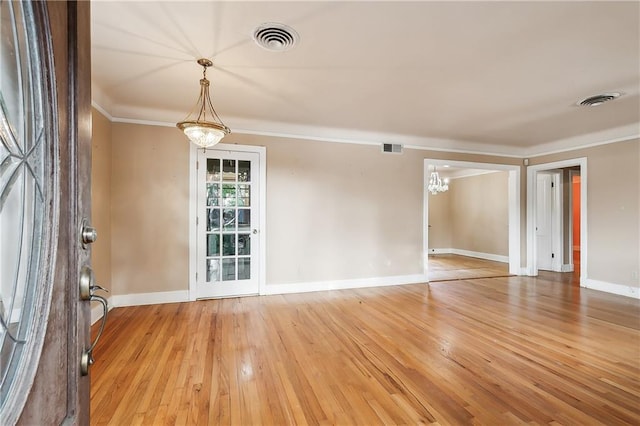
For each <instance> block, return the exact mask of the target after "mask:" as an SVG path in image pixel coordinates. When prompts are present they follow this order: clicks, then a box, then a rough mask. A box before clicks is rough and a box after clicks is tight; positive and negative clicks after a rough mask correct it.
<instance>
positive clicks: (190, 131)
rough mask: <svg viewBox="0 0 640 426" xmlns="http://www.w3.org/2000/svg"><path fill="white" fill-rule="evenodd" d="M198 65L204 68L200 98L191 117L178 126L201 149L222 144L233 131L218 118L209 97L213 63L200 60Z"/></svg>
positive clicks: (207, 60) (190, 114)
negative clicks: (209, 75) (209, 71)
mask: <svg viewBox="0 0 640 426" xmlns="http://www.w3.org/2000/svg"><path fill="white" fill-rule="evenodd" d="M198 64H199V65H201V66H202V67H203V73H202V78H201V79H200V97H199V98H198V101H197V102H196V105H195V107H194V108H193V110H192V111H191V112H190V113H189V115H188V116H187V117H186V118H185V119H184V121H181V122H179V123H178V124H176V126H177V127H178V128H179V129H180V130H182V131H183V132H184V134H185V135H186V136H187V138H189V140H190V141H191V142H193V143H194V144H196V145H197V146H199V147H201V148H209V147H211V146H213V145H215V144H217V143H218V142H220V141H221V140H222V138H224V137H225V136H226V135H228V134H229V133H231V130H230V129H229V128H228V127H227V126H225V125H224V123H223V122H222V120H221V119H220V117H218V114H217V113H216V110H215V109H214V108H213V104H212V103H211V97H210V96H209V80H207V68H208V67H210V66H212V65H213V62H211V61H210V60H209V59H204V58H202V59H198ZM196 111H197V113H196Z"/></svg>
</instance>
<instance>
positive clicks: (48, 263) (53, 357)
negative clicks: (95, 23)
mask: <svg viewBox="0 0 640 426" xmlns="http://www.w3.org/2000/svg"><path fill="white" fill-rule="evenodd" d="M1 7H2V9H1V10H2V12H1V18H2V23H1V25H2V35H3V37H2V43H3V44H2V46H0V52H1V53H2V60H3V64H2V72H3V74H5V72H6V76H7V77H8V78H7V80H11V77H12V76H13V75H14V74H15V78H13V80H11V81H9V82H8V83H7V82H5V81H2V83H0V84H2V87H0V89H1V93H2V95H3V101H4V102H3V105H2V106H3V108H4V107H5V106H6V108H5V109H6V111H5V110H3V111H2V112H3V120H0V121H3V123H2V125H4V127H2V131H3V133H2V145H0V148H2V149H0V164H1V165H0V206H2V207H3V208H2V209H0V215H2V217H0V226H4V228H2V230H1V231H2V234H0V249H4V248H6V250H3V251H2V256H3V257H4V260H6V263H7V265H8V266H6V267H5V268H4V270H5V272H6V271H9V272H10V271H13V269H11V268H14V269H15V271H16V272H15V274H10V273H9V272H6V273H5V274H4V275H2V277H3V280H4V282H3V283H2V284H3V285H4V287H2V293H0V296H1V297H2V299H0V302H1V301H2V300H5V306H7V304H10V305H11V306H12V307H13V308H12V309H5V311H6V310H8V311H13V313H14V315H13V316H12V313H11V312H8V313H5V314H4V320H3V324H4V326H5V327H4V331H2V334H0V337H2V338H3V339H2V341H1V342H0V343H2V347H1V349H2V351H3V358H2V363H0V365H2V370H1V371H2V373H3V374H2V391H1V392H0V398H1V399H0V402H1V403H2V406H1V411H0V415H1V416H0V420H1V421H0V422H2V421H4V422H9V423H14V422H17V423H18V424H33V425H53V424H55V425H58V424H62V423H67V424H68V423H71V424H88V423H89V376H88V375H86V374H83V372H82V371H81V370H82V369H81V365H80V360H81V358H82V356H83V352H85V351H86V349H87V348H89V347H90V344H91V342H90V341H89V339H90V328H89V327H90V324H89V318H90V302H89V301H87V300H82V299H81V297H80V290H79V280H80V274H81V270H83V267H84V268H85V269H86V267H88V266H89V261H90V244H89V240H91V236H90V235H89V236H85V240H86V241H85V243H83V241H82V236H81V235H82V226H83V223H84V224H85V226H86V225H87V224H88V223H89V220H90V184H91V179H90V178H91V110H90V108H91V93H90V69H91V67H90V31H89V18H90V15H89V2H84V1H82V2H66V1H50V2H6V1H4V0H3V1H2V6H1ZM12 64H13V65H12ZM14 65H15V66H14ZM7 70H8V71H7ZM3 77H4V75H3ZM12 102H13V104H15V105H16V106H15V108H14V106H12V105H13V104H12ZM14 110H15V111H14ZM21 129H23V130H21ZM3 167H4V168H3ZM16 193H17V194H18V195H14V194H16ZM12 197H13V198H12ZM12 199H15V200H17V201H11V200H12ZM25 200H26V201H25ZM20 203H22V204H20ZM3 204H4V205H3ZM16 205H18V207H15V206H16ZM12 209H13V210H12ZM20 214H22V218H20ZM16 218H17V219H16ZM12 223H18V224H19V225H20V226H22V228H19V227H18V228H19V229H23V231H21V233H20V238H16V239H13V240H12V239H11V235H12V233H11V232H10V231H11V227H10V225H11V224H12ZM14 228H15V226H14ZM16 247H17V248H16ZM5 253H7V254H6V255H5ZM15 253H18V254H15ZM25 253H27V254H29V253H30V255H25ZM14 258H15V259H16V260H15V262H13V259H14ZM7 277H8V278H7ZM5 278H6V279H5ZM9 279H12V280H14V281H15V283H13V284H11V283H10V282H9ZM16 301H17V302H16Z"/></svg>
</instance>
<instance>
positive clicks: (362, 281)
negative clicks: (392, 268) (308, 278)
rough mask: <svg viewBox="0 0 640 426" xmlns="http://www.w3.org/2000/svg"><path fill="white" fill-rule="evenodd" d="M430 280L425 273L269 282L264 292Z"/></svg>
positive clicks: (382, 285)
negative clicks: (297, 281) (280, 282)
mask: <svg viewBox="0 0 640 426" xmlns="http://www.w3.org/2000/svg"><path fill="white" fill-rule="evenodd" d="M427 282H429V278H428V277H427V276H426V275H423V274H415V275H396V276H392V277H375V278H358V279H352V280H335V281H314V282H303V283H290V284H268V285H266V286H265V289H264V292H263V293H262V294H264V295H268V294H287V293H308V292H312V291H326V290H347V289H351V288H365V287H384V286H392V285H403V284H420V283H427Z"/></svg>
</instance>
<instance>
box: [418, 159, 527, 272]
mask: <svg viewBox="0 0 640 426" xmlns="http://www.w3.org/2000/svg"><path fill="white" fill-rule="evenodd" d="M444 165H450V166H451V167H465V168H469V169H482V170H499V171H507V172H509V189H508V191H509V273H510V274H513V275H522V272H523V271H522V269H521V267H520V199H521V198H520V166H515V165H508V164H496V163H477V162H472V161H454V160H436V159H432V158H425V159H424V176H423V181H422V187H423V200H424V201H423V222H422V232H423V237H422V264H423V269H424V275H425V276H427V277H428V276H429V191H427V184H428V182H429V175H430V173H431V171H430V167H432V166H436V167H442V166H444Z"/></svg>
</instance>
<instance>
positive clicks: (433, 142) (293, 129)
mask: <svg viewBox="0 0 640 426" xmlns="http://www.w3.org/2000/svg"><path fill="white" fill-rule="evenodd" d="M103 98H104V99H107V101H108V98H107V97H103ZM99 101H100V100H99V99H94V100H93V101H92V105H93V107H94V108H95V109H96V110H98V111H99V112H100V113H101V114H102V115H104V116H105V117H106V118H107V119H108V120H109V121H111V122H113V123H128V124H141V125H147V126H160V127H175V125H176V124H175V122H168V121H162V120H157V121H154V120H146V119H138V118H128V117H127V116H130V115H133V116H139V115H140V114H139V113H140V111H139V110H136V111H137V113H135V114H133V111H134V110H126V111H118V113H120V112H125V114H123V115H124V116H116V115H114V114H112V113H109V109H107V108H103V107H102V105H101V104H100V103H99ZM156 113H157V115H158V116H159V117H165V116H173V115H176V113H172V112H170V111H162V112H160V111H156ZM118 115H119V114H118ZM225 121H227V122H228V123H229V124H230V125H229V127H231V128H232V133H237V134H245V135H256V136H269V137H278V138H287V139H302V140H310V141H318V142H330V143H345V144H353V145H375V146H378V145H380V144H382V143H394V144H401V145H402V146H403V147H404V148H405V149H414V150H422V151H435V152H452V153H460V154H474V155H485V156H495V157H508V158H531V157H540V156H544V155H550V154H557V153H561V152H568V151H575V150H578V149H584V148H590V147H594V146H598V145H606V144H611V143H616V142H624V141H628V140H633V139H640V124H639V123H635V124H630V125H626V126H620V127H616V128H613V129H608V130H605V131H601V132H594V133H589V134H585V135H579V136H574V137H570V138H565V139H560V140H557V141H553V142H549V143H543V144H540V145H537V146H535V147H533V148H528V149H527V148H521V147H511V146H506V145H497V144H485V143H476V142H471V141H463V140H454V139H443V138H428V137H420V136H411V135H402V134H393V133H380V132H365V131H361V130H350V129H340V128H329V127H320V126H306V125H295V124H288V123H278V122H270V121H261V120H251V119H243V118H237V117H235V118H229V119H225Z"/></svg>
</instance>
